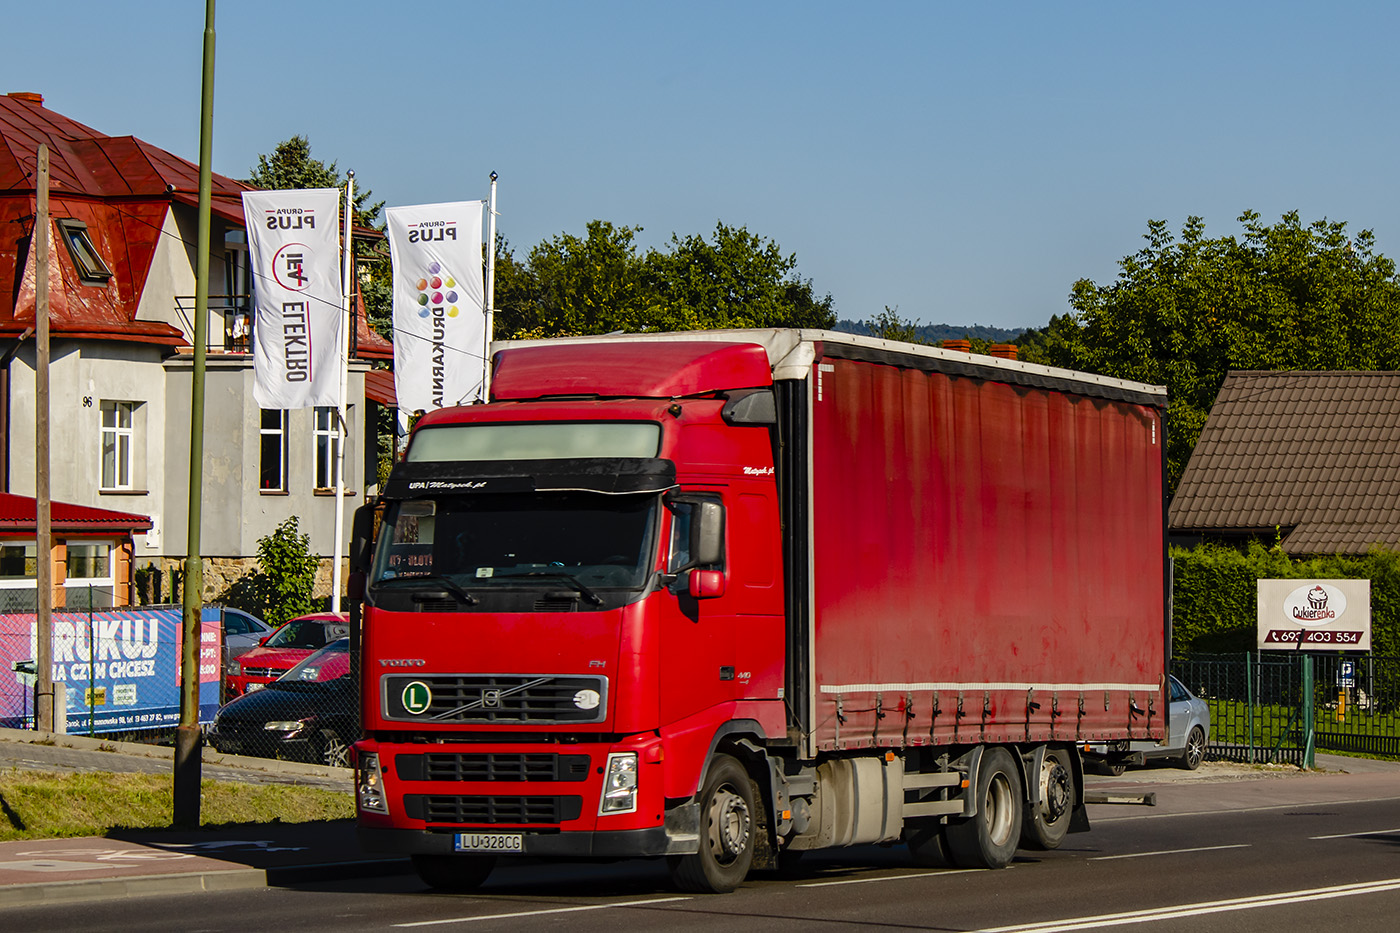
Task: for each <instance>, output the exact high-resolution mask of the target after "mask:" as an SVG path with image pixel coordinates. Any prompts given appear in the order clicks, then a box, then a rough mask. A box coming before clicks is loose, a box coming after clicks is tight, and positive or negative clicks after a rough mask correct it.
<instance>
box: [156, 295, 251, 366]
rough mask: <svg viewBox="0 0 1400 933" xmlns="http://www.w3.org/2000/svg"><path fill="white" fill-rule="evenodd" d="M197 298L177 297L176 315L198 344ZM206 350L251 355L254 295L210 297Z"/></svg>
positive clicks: (186, 331)
mask: <svg viewBox="0 0 1400 933" xmlns="http://www.w3.org/2000/svg"><path fill="white" fill-rule="evenodd" d="M194 305H195V296H193V295H176V296H175V313H176V314H178V315H179V316H180V323H181V324H182V325H183V326H184V330H185V333H186V334H188V335H189V338H190V342H191V343H193V342H194V324H193V323H192V322H193V320H194ZM204 334H205V341H206V342H205V350H215V351H219V352H223V353H251V352H252V347H253V296H251V295H210V296H209V321H208V327H207V329H206V330H205V332H204Z"/></svg>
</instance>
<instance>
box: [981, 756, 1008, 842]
mask: <svg viewBox="0 0 1400 933" xmlns="http://www.w3.org/2000/svg"><path fill="white" fill-rule="evenodd" d="M1011 811H1012V800H1011V782H1010V781H1009V780H1008V779H1007V777H1006V775H1005V774H1004V773H1002V772H1001V771H998V772H997V773H996V774H994V775H992V779H991V780H990V781H988V782H987V799H986V801H985V802H984V804H983V807H982V813H983V816H984V818H985V819H986V821H987V838H988V839H990V840H991V842H992V845H995V846H1002V845H1005V844H1006V842H1007V841H1008V840H1009V839H1010V838H1011V833H1012V832H1013V831H1014V830H1015V827H1014V826H1012V823H1011Z"/></svg>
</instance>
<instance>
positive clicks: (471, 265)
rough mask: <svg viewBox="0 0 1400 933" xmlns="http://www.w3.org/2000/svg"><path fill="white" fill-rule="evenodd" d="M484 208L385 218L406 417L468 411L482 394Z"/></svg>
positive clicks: (397, 390) (420, 209)
mask: <svg viewBox="0 0 1400 933" xmlns="http://www.w3.org/2000/svg"><path fill="white" fill-rule="evenodd" d="M482 203H483V202H481V201H456V202H452V203H449V204H419V205H416V206H413V207H391V208H388V209H387V210H385V212H384V213H385V218H386V220H387V222H388V230H389V257H390V260H391V262H392V263H393V266H394V394H395V395H397V396H398V402H399V411H401V412H414V411H418V410H419V409H422V410H424V411H432V410H433V409H434V408H444V407H447V406H450V405H463V404H466V403H467V402H470V401H471V400H472V399H474V398H476V396H477V395H479V394H480V392H481V380H482V361H483V359H484V357H485V351H486V346H485V342H486V314H485V310H484V309H485V298H484V296H485V289H484V287H483V286H482V283H481V205H482Z"/></svg>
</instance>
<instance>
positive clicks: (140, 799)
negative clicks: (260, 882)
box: [0, 768, 355, 841]
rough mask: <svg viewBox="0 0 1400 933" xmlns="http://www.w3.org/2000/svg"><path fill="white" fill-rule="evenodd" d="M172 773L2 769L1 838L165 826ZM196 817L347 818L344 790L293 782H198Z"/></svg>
mask: <svg viewBox="0 0 1400 933" xmlns="http://www.w3.org/2000/svg"><path fill="white" fill-rule="evenodd" d="M173 784H174V778H173V777H172V776H171V775H170V774H125V773H122V774H115V773H111V772H106V771H95V772H83V773H78V774H66V773H52V772H40V771H23V770H20V769H18V768H14V769H10V770H5V771H0V841H7V840H11V839H54V838H58V837H62V836H103V835H106V834H107V833H109V832H111V831H113V830H122V829H163V828H168V827H169V826H170V817H171V814H172V813H173V812H174V811H173V808H174V789H173ZM199 815H200V823H201V825H204V826H215V825H223V824H226V823H274V822H283V823H306V822H312V821H319V820H340V819H352V818H353V817H354V816H355V804H354V799H353V797H352V796H351V795H350V794H349V793H344V792H337V791H331V790H325V789H324V788H319V787H297V786H295V785H291V784H244V783H239V782H235V781H213V780H206V781H202V782H201V783H200V807H199Z"/></svg>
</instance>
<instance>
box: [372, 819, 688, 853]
mask: <svg viewBox="0 0 1400 933" xmlns="http://www.w3.org/2000/svg"><path fill="white" fill-rule="evenodd" d="M501 829H502V828H501V827H492V831H499V830H501ZM455 835H456V834H455V833H452V832H443V831H428V830H422V829H386V828H380V827H372V826H364V825H361V826H360V827H359V837H360V846H361V847H362V848H363V849H364V850H365V851H367V852H387V853H393V854H396V855H454V854H457V853H456V850H455V849H454V848H453V839H454V837H455ZM524 837H525V839H524V843H525V845H524V849H523V851H522V852H520V853H519V854H520V855H522V856H535V857H537V858H656V857H659V856H662V855H684V854H688V853H692V852H695V851H696V848H697V845H698V843H697V842H696V840H695V837H694V836H689V837H688V838H687V837H686V836H685V835H684V834H682V835H680V836H677V837H673V836H672V834H671V833H670V832H668V830H667V827H665V826H652V827H649V828H647V829H624V830H618V831H616V832H596V831H594V832H569V833H548V834H545V833H531V832H529V831H525V832H524Z"/></svg>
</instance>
